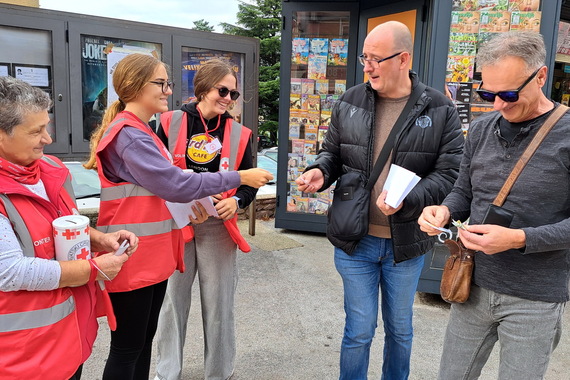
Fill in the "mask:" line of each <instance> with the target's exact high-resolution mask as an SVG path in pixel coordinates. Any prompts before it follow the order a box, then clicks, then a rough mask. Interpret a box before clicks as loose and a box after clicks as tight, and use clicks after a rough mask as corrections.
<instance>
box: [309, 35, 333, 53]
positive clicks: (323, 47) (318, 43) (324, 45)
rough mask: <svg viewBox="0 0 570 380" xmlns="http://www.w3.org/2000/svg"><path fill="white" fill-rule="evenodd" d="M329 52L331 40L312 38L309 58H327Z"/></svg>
mask: <svg viewBox="0 0 570 380" xmlns="http://www.w3.org/2000/svg"><path fill="white" fill-rule="evenodd" d="M328 52H329V40H328V39H327V38H311V40H310V42H309V57H312V56H313V57H314V56H320V57H326V56H327V55H328Z"/></svg>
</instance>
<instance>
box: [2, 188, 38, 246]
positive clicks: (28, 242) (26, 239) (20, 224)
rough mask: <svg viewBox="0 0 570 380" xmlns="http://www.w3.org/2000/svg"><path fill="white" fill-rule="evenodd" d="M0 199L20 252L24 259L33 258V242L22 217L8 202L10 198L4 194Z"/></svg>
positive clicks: (12, 204) (10, 202)
mask: <svg viewBox="0 0 570 380" xmlns="http://www.w3.org/2000/svg"><path fill="white" fill-rule="evenodd" d="M0 199H2V202H4V208H6V214H8V215H7V216H8V219H10V222H12V226H13V228H14V233H15V234H16V237H17V238H18V242H19V243H20V247H22V252H23V253H24V256H26V257H35V256H36V254H35V251H34V242H33V241H32V236H31V235H30V231H28V228H27V227H26V223H25V222H24V219H22V216H21V215H20V213H19V212H18V210H16V207H15V206H14V203H12V201H11V200H10V198H9V197H8V196H7V195H6V194H0Z"/></svg>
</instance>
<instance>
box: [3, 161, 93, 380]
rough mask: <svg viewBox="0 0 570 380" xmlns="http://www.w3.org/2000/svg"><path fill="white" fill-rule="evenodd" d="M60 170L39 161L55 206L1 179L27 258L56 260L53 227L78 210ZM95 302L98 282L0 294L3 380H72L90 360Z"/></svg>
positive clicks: (8, 212)
mask: <svg viewBox="0 0 570 380" xmlns="http://www.w3.org/2000/svg"><path fill="white" fill-rule="evenodd" d="M46 161H48V162H51V163H52V164H49V163H48V162H46ZM57 165H60V166H63V164H62V163H61V162H60V161H59V160H57V159H55V157H53V158H51V159H50V158H49V157H44V159H43V160H42V161H40V170H41V179H42V182H43V183H44V185H45V188H46V192H47V194H48V197H49V199H51V200H53V201H52V202H48V201H46V200H45V199H43V198H41V197H39V196H37V195H35V194H33V193H31V192H30V191H29V190H27V189H26V188H24V187H23V186H22V185H21V184H19V183H17V182H16V181H14V180H12V179H10V178H7V177H4V176H1V177H0V187H1V189H2V196H1V200H2V202H0V212H1V213H2V214H3V215H4V216H6V217H7V218H8V219H10V221H11V222H12V225H13V227H14V231H15V232H16V234H17V236H18V240H19V241H20V245H21V247H22V250H23V252H24V255H25V256H28V257H34V256H35V257H38V258H42V259H48V260H54V259H55V246H54V242H53V228H52V224H51V222H52V221H53V220H54V219H55V218H57V217H59V216H61V215H70V214H71V213H72V210H73V209H74V208H76V206H75V202H74V198H73V195H72V194H73V192H72V190H71V182H70V181H69V177H68V175H69V172H68V171H67V170H66V169H64V168H62V167H57ZM66 188H67V189H69V190H66ZM94 301H95V286H94V284H93V283H91V284H87V285H84V286H79V287H76V288H61V289H55V290H50V291H26V290H19V291H14V292H0V378H1V379H41V380H51V379H54V380H59V379H67V378H69V377H71V376H72V375H73V374H74V373H75V371H76V370H77V368H78V367H79V366H80V365H81V363H83V362H84V361H85V360H86V359H87V357H88V356H89V355H90V353H91V348H92V345H93V342H94V341H95V337H96V335H97V320H96V318H95V302H94Z"/></svg>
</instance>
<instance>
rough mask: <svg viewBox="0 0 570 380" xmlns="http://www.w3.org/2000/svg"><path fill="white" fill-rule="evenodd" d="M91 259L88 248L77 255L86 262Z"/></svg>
mask: <svg viewBox="0 0 570 380" xmlns="http://www.w3.org/2000/svg"><path fill="white" fill-rule="evenodd" d="M88 257H89V250H88V249H87V248H81V252H79V255H77V258H78V259H82V260H85V259H87V258H88Z"/></svg>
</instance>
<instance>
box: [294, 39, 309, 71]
mask: <svg viewBox="0 0 570 380" xmlns="http://www.w3.org/2000/svg"><path fill="white" fill-rule="evenodd" d="M308 59H309V39H308V38H293V41H292V51H291V63H293V64H297V65H306V64H307V62H308Z"/></svg>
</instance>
